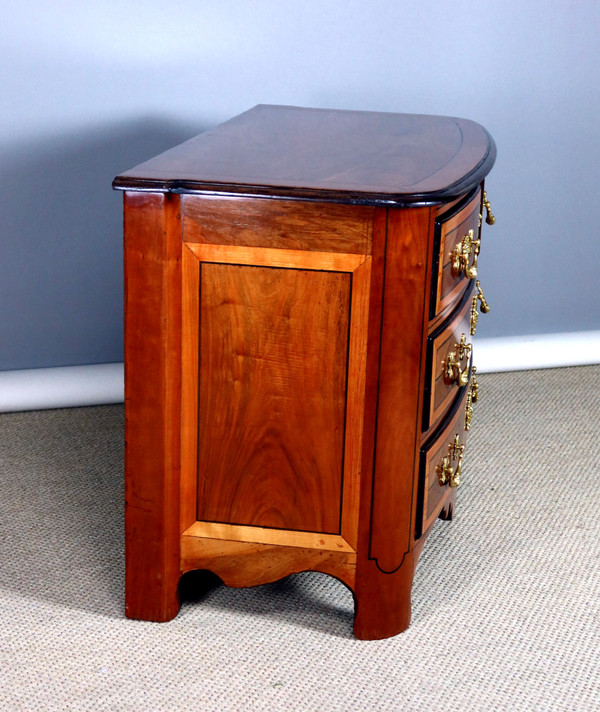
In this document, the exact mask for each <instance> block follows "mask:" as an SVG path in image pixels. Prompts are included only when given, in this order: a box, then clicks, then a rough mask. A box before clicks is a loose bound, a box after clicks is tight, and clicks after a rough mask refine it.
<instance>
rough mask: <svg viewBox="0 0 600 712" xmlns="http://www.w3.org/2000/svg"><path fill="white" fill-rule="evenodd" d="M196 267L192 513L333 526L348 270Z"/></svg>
mask: <svg viewBox="0 0 600 712" xmlns="http://www.w3.org/2000/svg"><path fill="white" fill-rule="evenodd" d="M197 269H199V270H200V278H199V285H200V289H199V292H200V296H199V332H200V333H199V354H198V361H199V378H198V438H197V449H198V455H197V466H198V485H197V519H198V520H200V521H215V522H228V523H231V524H240V525H254V526H262V527H271V528H282V529H295V530H299V531H318V532H324V533H339V532H340V518H341V511H342V504H341V503H342V484H343V482H342V479H343V468H344V430H345V419H346V388H347V366H348V348H349V336H350V303H351V282H352V276H351V274H349V273H343V272H326V271H317V270H310V269H290V268H280V267H270V266H255V265H246V264H241V265H240V264H219V263H208V262H202V263H201V264H200V265H199V266H198V267H197Z"/></svg>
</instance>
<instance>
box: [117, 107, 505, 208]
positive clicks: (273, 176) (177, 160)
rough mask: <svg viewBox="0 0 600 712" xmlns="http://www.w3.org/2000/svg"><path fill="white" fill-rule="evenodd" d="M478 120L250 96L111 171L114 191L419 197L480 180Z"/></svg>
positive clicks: (486, 142)
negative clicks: (228, 115)
mask: <svg viewBox="0 0 600 712" xmlns="http://www.w3.org/2000/svg"><path fill="white" fill-rule="evenodd" d="M495 158H496V146H495V144H494V141H493V139H492V137H491V136H490V135H489V134H488V132H487V131H486V130H485V129H484V128H483V127H482V126H480V125H479V124H477V123H475V122H474V121H469V120H467V119H459V118H452V117H445V116H428V115H415V114H393V113H382V112H370V111H345V110H329V109H309V108H300V107H290V106H271V105H263V104H259V105H258V106H255V107H254V108H253V109H250V110H249V111H247V112H245V113H243V114H240V115H239V116H236V117H234V118H233V119H230V120H229V121H227V122H225V123H223V124H220V125H219V126H217V127H215V128H214V129H211V130H209V131H206V132H205V133H202V134H200V135H198V136H196V137H195V138H192V139H190V140H189V141H186V142H185V143H182V144H180V145H179V146H176V147H175V148H172V149H170V150H169V151H166V152H165V153H162V154H161V155H159V156H157V157H155V158H152V159H151V160H149V161H146V162H145V163H142V164H140V165H139V166H137V167H135V168H133V169H131V170H129V171H126V172H125V173H123V174H121V175H119V176H117V178H115V180H114V182H113V187H114V188H116V189H118V190H132V191H153V192H172V193H204V194H206V193H208V194H220V195H251V196H256V197H265V198H287V199H296V200H316V201H332V202H342V203H354V204H356V203H358V204H366V205H388V206H389V205H409V204H410V205H416V204H420V205H426V204H435V203H439V202H443V201H446V200H448V199H450V198H453V197H456V196H458V195H460V194H462V193H464V192H466V191H468V190H469V189H470V188H472V187H473V186H475V185H477V184H478V183H480V182H481V181H482V180H483V179H484V178H485V176H486V175H487V174H488V173H489V171H490V170H491V169H492V166H493V165H494V161H495Z"/></svg>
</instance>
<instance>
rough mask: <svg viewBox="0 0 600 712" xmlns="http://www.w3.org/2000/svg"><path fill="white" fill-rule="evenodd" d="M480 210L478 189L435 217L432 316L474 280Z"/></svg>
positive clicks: (456, 297)
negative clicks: (457, 259)
mask: <svg viewBox="0 0 600 712" xmlns="http://www.w3.org/2000/svg"><path fill="white" fill-rule="evenodd" d="M465 201H466V202H465ZM480 212H481V190H479V189H478V190H477V191H476V193H474V194H471V195H470V196H468V197H467V198H466V199H465V200H463V201H460V202H459V203H457V204H455V205H454V206H453V207H452V208H451V209H450V210H449V211H447V212H446V213H444V214H443V215H440V216H439V217H438V218H437V219H436V221H435V243H434V263H433V270H432V285H431V300H430V310H429V318H430V319H434V318H435V317H436V316H438V314H441V313H442V312H444V311H446V310H448V309H451V308H452V306H453V305H454V304H455V303H456V302H457V301H458V300H460V298H461V297H462V295H463V294H464V292H465V290H466V289H468V287H469V285H470V284H472V283H473V282H474V280H475V274H473V266H474V264H473V263H474V262H475V267H476V261H477V257H476V255H475V252H476V251H477V250H478V246H477V245H473V244H472V241H473V240H478V239H479V236H480V224H479V223H480V217H479V216H480ZM457 250H459V253H460V255H461V257H460V258H459V262H460V264H458V263H457V262H456V256H457ZM475 272H476V269H475ZM469 275H472V276H469Z"/></svg>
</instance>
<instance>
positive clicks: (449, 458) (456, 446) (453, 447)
mask: <svg viewBox="0 0 600 712" xmlns="http://www.w3.org/2000/svg"><path fill="white" fill-rule="evenodd" d="M464 452H465V446H464V445H461V444H460V439H459V437H458V434H457V435H456V437H455V438H454V440H453V442H451V443H450V444H449V445H448V455H446V456H445V457H443V458H442V462H441V464H439V465H438V466H437V467H436V472H437V476H438V482H439V484H440V486H442V487H443V486H444V485H450V487H458V485H459V484H460V479H461V475H462V459H463V455H464ZM455 460H456V463H457V464H456V468H454V467H452V462H454V461H455Z"/></svg>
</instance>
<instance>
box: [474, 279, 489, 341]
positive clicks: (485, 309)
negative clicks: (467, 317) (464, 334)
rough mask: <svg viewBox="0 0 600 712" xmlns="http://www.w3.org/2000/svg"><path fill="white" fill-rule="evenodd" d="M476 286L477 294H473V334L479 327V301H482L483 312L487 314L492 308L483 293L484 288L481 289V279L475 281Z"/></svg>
mask: <svg viewBox="0 0 600 712" xmlns="http://www.w3.org/2000/svg"><path fill="white" fill-rule="evenodd" d="M475 287H476V288H477V294H474V295H473V301H472V302H471V331H470V333H471V336H473V334H474V333H475V330H476V329H477V320H478V319H479V313H478V312H477V301H480V302H481V313H482V314H487V313H488V312H489V310H490V305H489V304H488V303H487V301H486V299H485V296H484V295H483V290H482V289H481V284H479V280H477V281H476V282H475Z"/></svg>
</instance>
